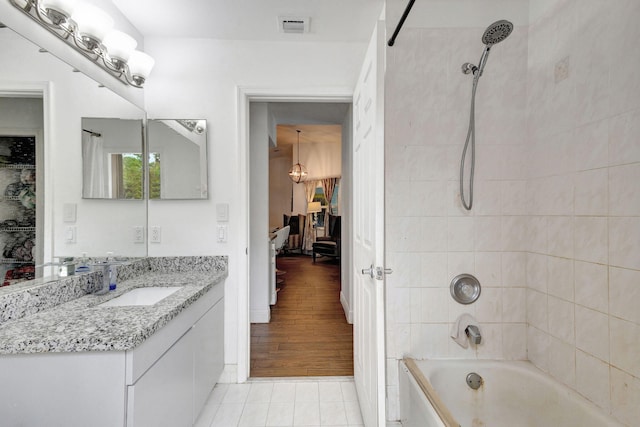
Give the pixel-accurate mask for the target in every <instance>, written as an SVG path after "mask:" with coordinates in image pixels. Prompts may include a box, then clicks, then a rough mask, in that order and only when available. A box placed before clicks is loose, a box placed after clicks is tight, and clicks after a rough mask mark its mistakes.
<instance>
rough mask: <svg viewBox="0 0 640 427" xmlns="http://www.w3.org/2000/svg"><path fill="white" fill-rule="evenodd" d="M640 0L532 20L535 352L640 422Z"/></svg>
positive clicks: (530, 268) (571, 7)
mask: <svg viewBox="0 0 640 427" xmlns="http://www.w3.org/2000/svg"><path fill="white" fill-rule="evenodd" d="M638 19H640V3H639V2H637V1H633V0H628V1H627V0H616V1H606V0H589V1H576V0H570V1H558V2H556V6H555V7H554V8H552V9H551V10H549V11H548V12H547V13H545V14H544V15H542V16H541V17H539V18H537V19H536V20H534V21H532V22H531V25H530V29H529V44H528V46H529V60H528V67H527V68H528V71H527V82H528V90H527V93H528V108H527V111H528V124H527V129H528V130H527V149H526V158H527V159H528V161H527V177H528V180H527V187H526V190H527V197H526V199H527V212H528V215H529V217H528V219H527V222H528V224H527V225H528V239H527V240H528V248H527V251H528V252H527V270H526V271H527V288H528V289H527V323H528V334H527V336H528V357H529V359H530V360H531V361H532V362H533V363H534V364H536V365H537V366H538V367H539V368H541V369H543V370H545V371H547V372H548V373H549V374H551V375H552V376H553V377H555V378H556V379H558V380H559V381H561V382H563V383H565V384H567V385H568V386H570V387H572V388H574V389H576V390H577V391H578V392H580V393H581V394H582V395H584V396H585V397H587V398H588V399H589V400H591V401H593V402H594V403H596V404H597V405H598V406H600V407H601V408H603V409H604V410H605V411H607V412H609V411H610V412H611V413H612V414H613V415H614V416H615V417H616V418H618V419H619V420H621V421H623V422H624V423H626V424H627V425H636V424H637V422H638V419H640V309H639V308H638V302H639V301H640V50H639V49H638V46H637V42H638V40H640V25H638Z"/></svg>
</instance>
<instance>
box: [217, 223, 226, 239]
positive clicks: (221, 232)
mask: <svg viewBox="0 0 640 427" xmlns="http://www.w3.org/2000/svg"><path fill="white" fill-rule="evenodd" d="M218 242H220V243H226V242H227V226H226V225H218Z"/></svg>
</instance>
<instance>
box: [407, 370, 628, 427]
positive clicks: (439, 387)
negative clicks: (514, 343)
mask: <svg viewBox="0 0 640 427" xmlns="http://www.w3.org/2000/svg"><path fill="white" fill-rule="evenodd" d="M472 372H475V373H477V374H479V375H480V376H481V377H482V385H480V387H479V388H478V389H477V390H473V389H472V388H471V387H469V386H468V385H467V382H466V378H467V375H468V374H469V373H472ZM399 373H400V415H401V421H402V425H403V427H459V426H460V427H485V426H486V427H516V426H517V427H614V426H615V427H622V424H619V423H618V422H616V421H615V420H613V419H612V418H610V417H609V416H607V415H606V414H604V413H603V412H602V411H601V410H600V409H598V408H597V407H596V406H595V405H593V404H592V403H590V402H589V401H587V400H586V399H584V398H583V397H582V396H580V395H579V394H578V393H576V392H575V391H573V390H571V389H569V388H568V387H566V386H564V385H562V384H560V383H558V382H557V381H555V380H553V379H551V378H550V377H549V376H547V375H546V374H544V373H543V372H542V371H540V370H539V369H537V368H536V367H534V366H533V365H532V364H531V363H529V362H511V361H493V360H420V361H418V360H414V359H410V358H405V359H404V360H402V361H400V372H399Z"/></svg>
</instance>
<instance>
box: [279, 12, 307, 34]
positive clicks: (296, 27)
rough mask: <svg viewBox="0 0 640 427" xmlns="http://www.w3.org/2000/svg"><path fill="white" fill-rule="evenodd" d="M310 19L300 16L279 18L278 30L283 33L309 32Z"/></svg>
mask: <svg viewBox="0 0 640 427" xmlns="http://www.w3.org/2000/svg"><path fill="white" fill-rule="evenodd" d="M309 21H310V18H308V17H306V18H301V17H298V16H278V30H279V31H280V32H281V33H290V34H302V33H308V32H309Z"/></svg>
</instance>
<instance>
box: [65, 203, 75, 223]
mask: <svg viewBox="0 0 640 427" xmlns="http://www.w3.org/2000/svg"><path fill="white" fill-rule="evenodd" d="M76 207H77V205H76V204H75V203H65V204H64V205H62V221H64V222H76V218H77V216H76Z"/></svg>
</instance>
